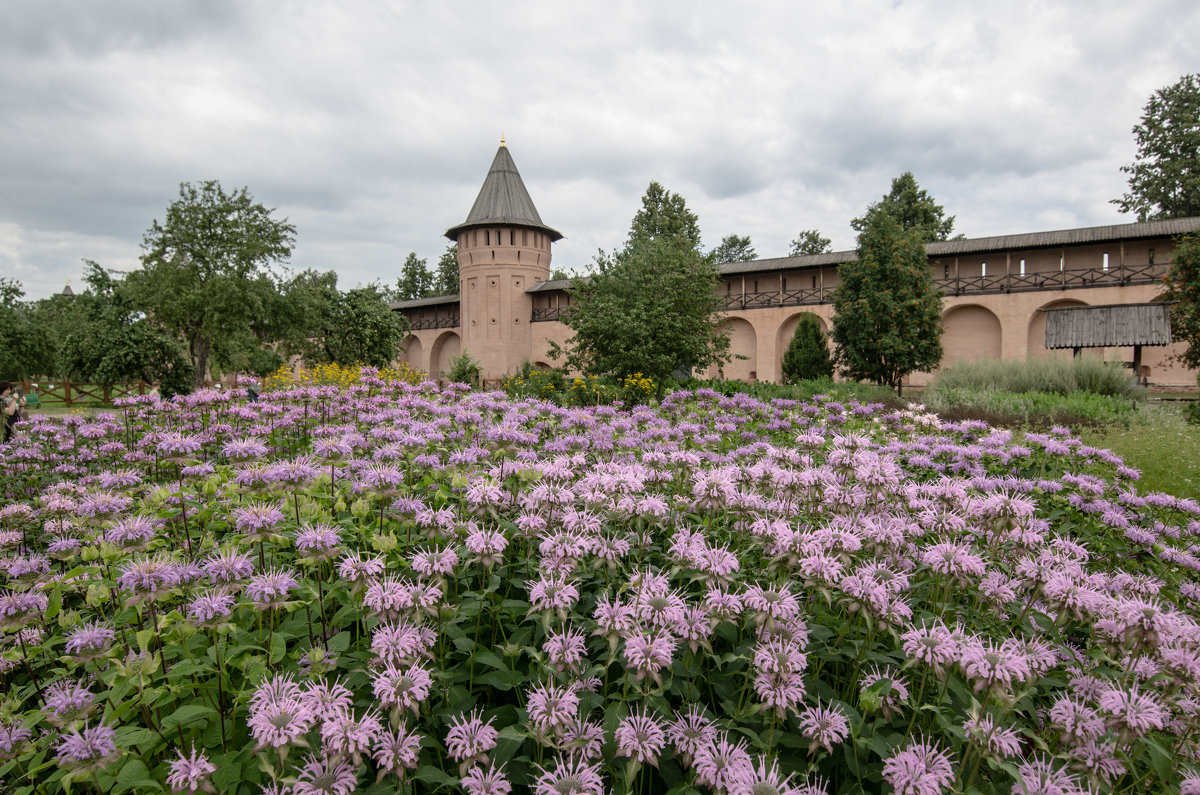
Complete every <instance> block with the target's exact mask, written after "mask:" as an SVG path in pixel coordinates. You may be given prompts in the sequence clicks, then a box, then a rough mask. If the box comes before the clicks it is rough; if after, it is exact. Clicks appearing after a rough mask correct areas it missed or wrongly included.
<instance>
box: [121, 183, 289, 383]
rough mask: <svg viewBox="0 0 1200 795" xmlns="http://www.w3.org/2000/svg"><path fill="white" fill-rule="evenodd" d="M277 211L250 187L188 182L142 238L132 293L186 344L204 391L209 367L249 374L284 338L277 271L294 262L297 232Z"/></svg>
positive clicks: (133, 276)
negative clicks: (268, 348) (266, 351)
mask: <svg viewBox="0 0 1200 795" xmlns="http://www.w3.org/2000/svg"><path fill="white" fill-rule="evenodd" d="M272 213H273V211H272V210H269V209H267V208H266V207H264V206H263V205H262V204H259V203H257V202H255V201H254V199H253V197H251V196H250V193H249V192H248V191H247V190H246V188H241V189H239V190H235V191H233V192H231V193H226V192H225V190H224V189H222V187H221V185H220V184H219V183H217V182H216V181H208V182H203V183H201V184H200V185H199V186H194V185H192V184H190V183H183V184H182V185H180V186H179V198H178V199H176V200H175V201H173V202H171V204H170V205H168V207H167V212H166V216H165V218H164V220H163V222H162V223H161V224H160V223H159V222H158V220H155V221H154V222H153V225H152V226H151V227H150V229H149V231H147V232H146V234H145V237H144V238H143V240H142V265H143V269H142V270H141V271H135V272H134V273H132V274H130V276H129V281H130V283H131V287H132V289H133V290H134V294H135V296H137V298H138V300H139V302H140V303H141V305H142V306H143V307H145V308H146V309H147V311H148V312H149V314H150V315H151V316H152V317H153V320H154V322H155V323H156V324H157V325H159V326H161V327H162V328H163V329H164V330H166V331H168V332H170V333H173V334H178V335H179V336H180V337H181V338H182V339H183V340H184V341H185V342H186V344H187V348H188V355H189V358H190V360H191V363H192V366H193V368H194V370H195V383H196V385H197V386H198V385H200V384H202V383H203V382H204V379H205V377H206V375H207V373H208V369H209V366H210V364H216V365H219V366H222V367H225V368H226V369H233V370H239V369H247V367H248V366H249V365H250V363H251V360H252V359H253V358H254V357H255V354H256V353H257V352H259V351H261V350H262V348H263V346H264V344H266V343H268V342H270V341H272V340H275V339H278V338H279V337H280V336H282V332H281V330H280V329H278V328H277V321H276V318H277V317H280V316H281V313H280V312H279V311H277V309H278V308H277V306H276V305H275V304H274V303H273V302H274V301H275V300H277V299H278V297H279V288H278V283H277V276H276V270H275V269H276V267H277V266H279V265H281V264H282V263H284V262H285V261H286V260H287V259H288V258H289V257H290V256H291V252H292V246H293V244H294V242H295V234H296V230H295V227H293V226H292V225H291V224H289V223H288V222H287V220H286V219H277V218H275V217H273V215H272Z"/></svg>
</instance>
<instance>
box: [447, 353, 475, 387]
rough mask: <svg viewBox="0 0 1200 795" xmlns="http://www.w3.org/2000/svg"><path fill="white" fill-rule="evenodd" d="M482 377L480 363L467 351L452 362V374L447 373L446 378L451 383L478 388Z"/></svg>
mask: <svg viewBox="0 0 1200 795" xmlns="http://www.w3.org/2000/svg"><path fill="white" fill-rule="evenodd" d="M481 377H482V371H481V370H480V369H479V362H477V361H476V360H475V359H474V358H473V357H472V356H471V354H469V353H467V352H466V351H463V352H462V353H460V354H459V355H458V356H455V357H454V358H453V359H451V360H450V372H448V373H446V378H448V379H449V380H450V381H452V382H454V383H456V384H469V385H470V386H473V387H478V386H479V381H480V378H481Z"/></svg>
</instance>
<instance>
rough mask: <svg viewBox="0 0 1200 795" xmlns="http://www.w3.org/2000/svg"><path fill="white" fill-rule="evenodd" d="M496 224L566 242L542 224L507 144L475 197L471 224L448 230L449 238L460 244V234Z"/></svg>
mask: <svg viewBox="0 0 1200 795" xmlns="http://www.w3.org/2000/svg"><path fill="white" fill-rule="evenodd" d="M494 224H505V225H507V226H523V227H527V228H529V229H537V230H539V231H542V232H545V233H546V234H548V235H550V239H551V240H561V239H562V233H561V232H559V231H558V230H556V229H551V228H550V227H548V226H546V225H545V224H544V223H542V217H541V216H540V215H538V211H537V208H536V207H534V206H533V199H531V198H529V191H527V190H525V183H524V182H522V181H521V174H520V172H518V171H517V164H516V163H514V162H513V159H512V155H510V154H509V153H508V147H507V146H505V145H504V144H500V149H499V151H497V152H496V159H495V160H493V161H492V167H491V168H490V169H488V174H487V178H486V179H484V181H483V187H482V188H480V189H479V195H478V196H477V197H475V204H474V205H473V206H472V207H471V212H470V213H468V214H467V220H466V221H463V222H462V223H461V224H459V225H458V226H452V227H450V228H449V229H447V230H446V237H448V238H450V239H451V240H455V241H457V240H458V235H459V233H460V232H465V231H466V230H468V229H474V228H476V227H480V226H489V225H494Z"/></svg>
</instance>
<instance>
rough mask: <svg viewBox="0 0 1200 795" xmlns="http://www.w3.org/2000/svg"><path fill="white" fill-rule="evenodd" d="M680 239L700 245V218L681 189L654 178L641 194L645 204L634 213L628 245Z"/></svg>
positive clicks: (693, 245)
mask: <svg viewBox="0 0 1200 795" xmlns="http://www.w3.org/2000/svg"><path fill="white" fill-rule="evenodd" d="M669 239H679V240H682V241H684V245H685V246H689V247H691V248H693V249H699V248H700V221H699V219H698V218H697V217H696V214H695V213H694V212H692V211H691V210H689V209H688V208H687V202H685V201H684V199H683V197H682V196H680V195H679V194H678V193H672V192H671V191H669V190H667V189H666V188H664V187H663V186H662V185H660V184H659V183H657V182H651V183H650V185H649V187H647V188H646V193H645V194H644V195H643V196H642V207H641V209H640V210H638V211H637V213H636V214H635V215H634V216H633V223H632V224H631V225H630V228H629V240H628V242H627V243H626V248H633V247H635V246H638V245H640V244H643V243H647V242H650V241H654V240H669Z"/></svg>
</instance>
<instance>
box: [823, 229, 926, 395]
mask: <svg viewBox="0 0 1200 795" xmlns="http://www.w3.org/2000/svg"><path fill="white" fill-rule="evenodd" d="M868 216H869V217H870V223H869V224H868V225H867V226H866V227H865V228H864V229H863V231H862V234H860V235H859V243H858V257H857V259H856V260H855V261H853V262H847V263H844V264H842V265H841V266H839V268H838V274H839V279H840V281H839V283H838V286H837V288H836V289H835V290H834V292H833V295H832V297H831V303H832V304H833V309H834V316H833V341H834V343H835V344H836V346H837V349H836V352H835V355H834V360H835V361H836V363H837V365H838V368H839V369H840V370H841V372H842V373H843V374H844V375H846V376H848V377H850V378H854V379H867V380H869V381H873V382H874V383H877V384H885V385H888V386H891V387H892V388H893V389H895V390H896V391H897V393H899V392H900V388H901V382H902V380H903V378H904V376H906V375H908V374H909V373H911V372H914V371H917V370H932V369H933V368H935V367H937V365H938V362H940V361H941V358H942V341H941V337H942V323H941V312H942V294H941V293H940V292H939V291H938V290H937V288H936V287H935V286H934V283H933V277H932V275H931V274H930V272H929V264H928V260H927V258H926V256H925V247H924V245H923V244H922V242H921V239H920V237H919V235H918V233H916V232H913V231H907V232H906V231H903V230H901V228H900V225H899V224H898V223H897V222H896V220H895V219H894V218H893V217H892V216H891V215H889V214H887V213H883V212H879V213H874V214H871V213H868Z"/></svg>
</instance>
